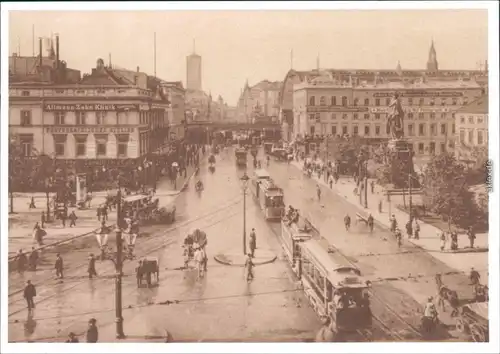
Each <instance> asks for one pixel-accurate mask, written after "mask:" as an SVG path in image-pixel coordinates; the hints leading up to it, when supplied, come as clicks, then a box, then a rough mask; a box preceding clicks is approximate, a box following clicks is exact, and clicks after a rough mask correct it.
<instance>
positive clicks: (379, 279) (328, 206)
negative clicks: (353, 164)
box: [260, 155, 486, 339]
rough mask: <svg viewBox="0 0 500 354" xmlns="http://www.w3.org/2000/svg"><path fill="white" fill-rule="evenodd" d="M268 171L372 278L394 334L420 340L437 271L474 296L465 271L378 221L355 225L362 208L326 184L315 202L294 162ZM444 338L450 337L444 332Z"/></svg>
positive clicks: (379, 311) (380, 312)
mask: <svg viewBox="0 0 500 354" xmlns="http://www.w3.org/2000/svg"><path fill="white" fill-rule="evenodd" d="M260 156H262V155H260ZM260 158H261V159H262V160H264V159H263V158H262V157H260ZM268 170H269V173H270V174H271V176H272V177H273V179H274V180H275V181H276V182H277V184H278V185H279V186H280V187H282V188H283V189H284V193H285V203H286V205H287V206H288V205H292V206H293V207H295V208H298V209H299V213H302V214H303V215H305V216H306V217H308V218H309V219H310V220H312V221H313V224H314V225H315V226H316V227H317V228H318V229H319V231H320V233H321V235H322V236H323V237H324V238H325V239H327V240H328V242H329V243H330V244H332V245H334V246H335V247H336V248H338V249H339V250H340V251H341V252H342V253H343V254H345V255H346V256H347V259H348V260H349V261H350V262H352V263H353V264H355V265H356V266H357V267H358V268H359V269H360V270H361V271H362V272H363V275H365V276H366V277H368V279H371V280H372V281H373V282H374V287H373V292H372V295H373V296H372V307H373V309H372V310H373V312H374V314H375V316H378V317H379V318H380V319H382V320H383V321H384V322H386V324H387V325H388V326H389V327H390V328H391V329H392V331H393V332H401V333H403V335H402V336H403V337H404V338H410V337H408V336H407V334H408V333H406V332H412V333H410V334H413V335H416V336H417V338H413V337H411V338H412V339H418V335H417V334H416V333H415V331H414V330H415V329H416V328H417V327H418V326H419V321H420V317H421V314H422V311H423V305H424V304H425V302H426V300H427V297H429V296H434V297H435V295H436V294H437V290H438V289H437V286H436V282H435V274H437V273H441V274H443V276H442V280H443V283H444V285H446V286H448V287H449V288H450V289H452V290H456V291H457V292H458V294H459V297H460V299H461V300H463V301H468V300H470V299H471V298H472V287H471V286H470V285H469V281H468V274H467V273H461V272H460V271H457V270H456V269H453V268H450V267H449V266H447V265H446V264H444V263H443V262H441V261H439V260H437V259H436V258H434V257H433V256H432V253H429V252H427V251H425V250H422V249H421V248H418V247H416V246H414V245H413V244H411V243H410V242H407V241H406V240H405V241H404V242H403V245H402V247H401V248H398V246H397V243H396V240H395V239H394V237H393V236H392V234H391V233H390V232H389V230H387V229H383V228H380V227H377V225H376V227H375V229H374V231H373V233H372V234H370V232H369V230H368V227H367V226H366V225H365V224H363V223H358V224H356V217H355V215H356V212H359V210H360V209H358V208H357V207H356V206H354V205H352V204H351V203H349V202H348V201H346V200H345V199H344V198H342V197H340V196H339V195H337V194H336V193H335V192H334V191H332V190H329V188H328V187H324V186H321V189H322V193H321V200H320V201H318V197H317V195H316V181H314V180H312V179H310V178H308V177H307V176H305V175H304V174H303V172H302V171H301V170H299V169H297V168H296V167H295V166H293V165H288V164H286V163H284V162H274V161H271V165H270V166H269V167H268ZM346 214H349V215H350V217H351V220H352V226H351V229H350V231H349V232H347V231H346V230H345V227H344V220H343V219H344V216H345V215H346ZM422 237H425V235H422ZM453 256H455V257H460V259H461V260H463V262H467V259H468V258H467V256H463V255H461V254H454V255H453ZM485 269H486V267H485ZM457 273H458V274H457ZM447 274H449V275H447ZM450 312H451V311H450V310H449V309H448V311H447V313H444V314H443V313H441V317H440V318H441V320H442V321H443V322H445V323H446V325H449V326H450V327H449V328H451V329H452V330H453V327H454V322H455V319H454V318H450V316H449V313H450ZM412 327H413V328H412ZM452 332H453V331H452ZM453 334H454V335H455V334H456V333H453ZM443 336H448V333H444V334H443Z"/></svg>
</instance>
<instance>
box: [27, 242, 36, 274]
mask: <svg viewBox="0 0 500 354" xmlns="http://www.w3.org/2000/svg"><path fill="white" fill-rule="evenodd" d="M28 263H29V267H30V269H31V270H36V265H37V263H38V251H37V250H36V249H35V247H31V253H30V256H29V258H28Z"/></svg>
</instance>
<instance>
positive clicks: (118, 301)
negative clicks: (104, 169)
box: [99, 176, 135, 339]
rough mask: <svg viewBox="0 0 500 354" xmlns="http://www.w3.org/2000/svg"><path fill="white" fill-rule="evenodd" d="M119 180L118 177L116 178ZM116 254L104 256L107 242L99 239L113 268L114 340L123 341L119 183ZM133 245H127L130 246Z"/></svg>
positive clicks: (121, 216) (122, 260)
mask: <svg viewBox="0 0 500 354" xmlns="http://www.w3.org/2000/svg"><path fill="white" fill-rule="evenodd" d="M118 178H120V176H118ZM116 215H117V218H116V254H115V255H114V257H113V255H110V254H109V253H108V254H105V248H104V247H103V246H104V244H105V243H107V240H102V238H99V245H100V246H101V253H102V256H104V258H105V259H108V260H110V261H112V262H113V264H114V266H115V317H116V319H115V323H116V338H117V339H123V338H125V334H124V331H123V313H122V311H123V309H122V307H123V305H122V278H123V262H124V261H125V258H124V257H123V239H122V226H123V225H122V224H123V215H122V192H121V188H120V182H118V193H117V206H116ZM134 242H135V238H131V243H134ZM132 245H133V244H131V245H129V246H132Z"/></svg>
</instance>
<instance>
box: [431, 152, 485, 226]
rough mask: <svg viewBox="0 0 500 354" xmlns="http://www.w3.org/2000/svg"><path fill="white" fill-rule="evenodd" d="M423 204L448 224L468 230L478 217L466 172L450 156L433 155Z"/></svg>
mask: <svg viewBox="0 0 500 354" xmlns="http://www.w3.org/2000/svg"><path fill="white" fill-rule="evenodd" d="M423 182H424V183H423V202H424V204H425V206H426V208H427V209H428V210H431V211H432V212H434V213H436V214H438V215H440V216H441V217H442V218H443V219H445V220H447V221H448V227H449V228H451V224H452V223H455V224H457V225H458V226H460V227H467V226H470V225H471V223H473V220H474V219H475V218H476V215H477V207H476V204H475V203H474V198H473V194H472V193H471V192H470V191H469V189H468V186H467V178H466V169H465V167H464V166H463V165H462V164H460V163H459V162H458V161H457V160H456V159H455V157H454V156H453V155H451V154H440V155H437V156H433V157H432V159H431V161H430V162H429V163H428V164H427V168H426V171H425V175H424V181H423Z"/></svg>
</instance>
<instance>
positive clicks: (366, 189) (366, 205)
mask: <svg viewBox="0 0 500 354" xmlns="http://www.w3.org/2000/svg"><path fill="white" fill-rule="evenodd" d="M364 165H365V166H364V167H365V209H368V160H366V161H365V163H364Z"/></svg>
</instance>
